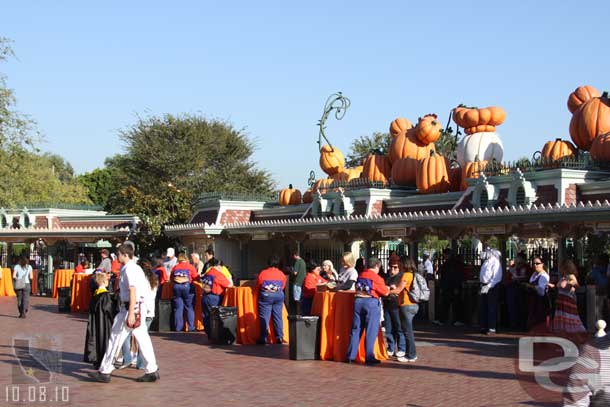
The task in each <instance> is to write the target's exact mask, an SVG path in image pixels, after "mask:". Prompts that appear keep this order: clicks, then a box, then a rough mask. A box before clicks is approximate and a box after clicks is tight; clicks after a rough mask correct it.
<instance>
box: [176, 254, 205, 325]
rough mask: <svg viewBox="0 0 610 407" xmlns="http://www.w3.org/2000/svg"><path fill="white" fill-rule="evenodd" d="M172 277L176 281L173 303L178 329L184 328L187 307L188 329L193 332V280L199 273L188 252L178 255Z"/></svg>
mask: <svg viewBox="0 0 610 407" xmlns="http://www.w3.org/2000/svg"><path fill="white" fill-rule="evenodd" d="M170 278H171V280H172V282H173V283H174V286H173V289H174V298H173V299H172V305H173V308H174V326H175V328H176V331H182V330H183V329H184V309H185V308H186V320H187V323H188V330H189V332H193V331H194V330H195V309H194V306H193V299H194V298H195V287H194V286H193V284H192V282H193V280H198V279H199V274H197V270H196V269H195V267H193V266H192V265H191V264H190V263H189V260H188V258H187V257H186V254H184V253H180V254H179V255H178V263H177V264H176V265H175V266H174V267H173V268H172V272H171V276H170Z"/></svg>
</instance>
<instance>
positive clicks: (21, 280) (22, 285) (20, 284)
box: [13, 276, 26, 290]
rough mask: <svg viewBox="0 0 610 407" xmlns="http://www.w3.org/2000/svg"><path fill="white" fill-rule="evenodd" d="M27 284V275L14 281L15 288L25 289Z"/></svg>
mask: <svg viewBox="0 0 610 407" xmlns="http://www.w3.org/2000/svg"><path fill="white" fill-rule="evenodd" d="M25 285H26V282H25V276H23V277H21V278H16V279H15V280H14V281H13V288H14V289H15V290H23V289H25Z"/></svg>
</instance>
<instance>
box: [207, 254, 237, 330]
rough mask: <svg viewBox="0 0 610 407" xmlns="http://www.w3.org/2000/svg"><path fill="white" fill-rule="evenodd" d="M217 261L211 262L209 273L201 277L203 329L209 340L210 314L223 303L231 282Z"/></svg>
mask: <svg viewBox="0 0 610 407" xmlns="http://www.w3.org/2000/svg"><path fill="white" fill-rule="evenodd" d="M218 264H219V262H218V260H217V259H214V258H213V259H211V260H210V261H209V266H210V268H209V269H208V272H207V273H205V274H204V275H203V276H202V277H201V284H203V298H202V299H201V309H202V311H203V329H204V330H205V332H206V334H207V335H208V338H209V337H210V332H211V331H210V326H211V325H210V313H211V311H212V307H218V306H220V304H221V303H222V297H223V295H224V293H225V290H226V289H227V287H229V286H230V285H231V282H230V281H229V280H228V279H227V278H226V277H225V276H224V274H222V271H220V267H219V266H218Z"/></svg>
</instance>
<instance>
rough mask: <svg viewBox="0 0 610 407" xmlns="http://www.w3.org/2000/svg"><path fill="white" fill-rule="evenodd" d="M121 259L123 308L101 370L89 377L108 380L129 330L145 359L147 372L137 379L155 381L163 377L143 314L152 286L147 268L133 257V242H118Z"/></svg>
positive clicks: (116, 320) (121, 297) (120, 294)
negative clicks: (146, 274) (149, 285)
mask: <svg viewBox="0 0 610 407" xmlns="http://www.w3.org/2000/svg"><path fill="white" fill-rule="evenodd" d="M118 258H119V261H120V262H121V264H123V270H122V272H121V277H120V280H119V296H120V299H121V310H120V312H119V313H118V314H117V315H116V317H115V318H114V323H113V325H112V332H111V334H110V341H109V342H108V348H107V350H106V353H105V354H104V359H103V360H102V364H101V365H100V368H99V370H97V371H96V372H93V373H89V377H90V378H91V379H93V380H94V381H97V382H102V383H109V382H110V378H111V373H112V371H113V370H114V364H113V362H114V359H115V356H116V355H117V354H118V352H119V348H120V347H121V345H122V344H123V342H124V341H125V338H126V337H127V335H129V333H132V334H133V336H134V337H135V338H136V341H137V343H138V348H139V351H140V352H141V354H142V360H143V361H144V369H145V372H146V373H145V374H144V375H143V376H141V377H139V378H138V379H137V381H138V382H154V381H157V380H159V379H160V375H159V367H158V366H157V360H156V358H155V352H154V349H153V346H152V342H151V340H150V336H149V335H148V329H147V328H146V324H144V323H142V321H141V318H142V317H143V316H146V315H147V309H146V306H147V303H146V301H144V298H145V296H146V293H147V292H148V291H149V290H150V288H148V287H147V285H148V282H147V281H146V277H145V275H144V271H143V270H142V268H141V267H140V266H138V264H137V263H136V262H135V261H134V249H133V246H131V245H128V244H125V243H123V244H122V245H121V246H119V255H118Z"/></svg>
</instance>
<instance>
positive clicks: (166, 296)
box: [161, 281, 203, 331]
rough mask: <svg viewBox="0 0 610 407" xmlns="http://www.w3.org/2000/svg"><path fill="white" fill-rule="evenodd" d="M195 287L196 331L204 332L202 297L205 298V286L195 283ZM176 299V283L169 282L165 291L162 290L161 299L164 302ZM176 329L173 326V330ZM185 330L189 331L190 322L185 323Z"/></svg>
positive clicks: (164, 287)
mask: <svg viewBox="0 0 610 407" xmlns="http://www.w3.org/2000/svg"><path fill="white" fill-rule="evenodd" d="M192 284H193V285H194V286H195V299H194V300H193V301H194V302H195V303H194V304H193V309H194V310H195V330H196V331H203V311H202V309H201V297H202V296H203V286H202V285H201V283H200V282H199V281H193V283H192ZM173 297H174V283H172V282H171V281H168V282H167V283H165V284H163V289H162V290H161V299H162V300H171V299H172V298H173ZM173 328H174V327H173V326H172V329H173ZM184 330H185V331H188V322H187V321H186V318H185V322H184Z"/></svg>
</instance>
